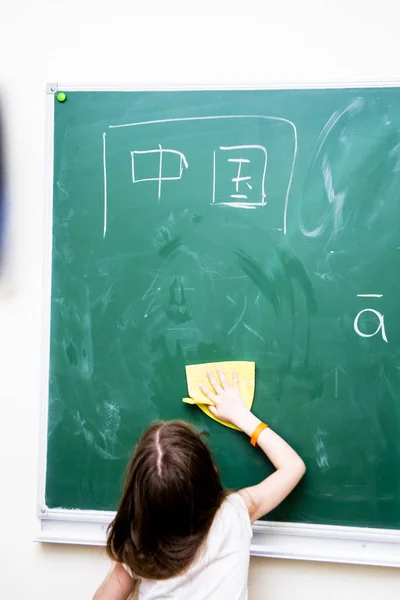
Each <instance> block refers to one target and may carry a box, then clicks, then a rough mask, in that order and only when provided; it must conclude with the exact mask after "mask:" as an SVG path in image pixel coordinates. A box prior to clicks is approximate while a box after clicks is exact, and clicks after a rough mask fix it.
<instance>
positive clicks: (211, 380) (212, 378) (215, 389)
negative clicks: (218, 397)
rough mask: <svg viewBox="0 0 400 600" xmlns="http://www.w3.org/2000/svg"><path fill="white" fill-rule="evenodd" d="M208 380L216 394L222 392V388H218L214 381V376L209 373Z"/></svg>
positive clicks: (218, 385) (216, 382)
mask: <svg viewBox="0 0 400 600" xmlns="http://www.w3.org/2000/svg"><path fill="white" fill-rule="evenodd" d="M207 376H208V379H209V380H210V383H211V385H212V386H213V388H214V391H215V393H216V394H220V393H221V392H222V388H221V386H220V384H219V383H218V381H217V380H216V378H215V377H214V375H213V374H212V373H210V372H208V373H207Z"/></svg>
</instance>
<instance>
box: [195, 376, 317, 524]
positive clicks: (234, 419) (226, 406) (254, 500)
mask: <svg viewBox="0 0 400 600" xmlns="http://www.w3.org/2000/svg"><path fill="white" fill-rule="evenodd" d="M218 375H219V381H218V380H217V379H216V378H215V377H213V375H212V374H211V373H209V374H208V378H209V380H210V384H211V387H212V391H210V389H208V388H207V387H206V386H203V385H202V386H200V389H201V390H202V392H203V393H204V394H205V395H206V396H207V397H208V398H209V399H210V400H212V402H213V403H214V406H209V407H208V408H209V409H210V411H211V412H212V413H213V414H214V415H215V416H216V417H218V418H219V419H222V420H223V421H228V422H229V423H232V424H233V425H236V427H239V429H241V430H242V431H244V432H245V433H247V435H248V436H249V437H251V436H252V435H253V434H254V432H255V431H256V430H257V428H258V426H259V425H260V424H261V421H260V419H258V418H257V417H256V416H255V415H253V413H252V412H251V411H250V410H248V409H247V408H246V406H245V404H244V402H243V400H242V398H241V396H240V391H239V380H238V376H237V374H234V378H233V385H232V386H230V385H229V384H228V382H227V380H226V377H225V375H224V374H223V373H222V371H218ZM257 444H258V445H259V446H260V448H261V450H263V452H265V454H266V455H267V457H268V458H269V460H270V461H271V462H272V464H273V465H274V467H275V468H276V471H275V473H273V474H272V475H270V476H269V477H267V478H266V479H264V480H263V481H261V482H260V483H258V484H257V485H253V486H252V487H248V488H244V489H243V490H240V494H241V496H242V497H243V499H244V500H245V502H246V505H247V508H248V510H249V515H250V520H251V522H252V523H253V522H254V521H256V520H257V519H259V518H260V517H262V516H264V515H266V514H267V513H269V512H270V511H271V510H273V509H274V508H276V507H277V506H278V504H280V503H281V502H282V500H284V499H285V498H286V496H288V495H289V494H290V492H291V491H292V490H293V489H294V488H295V487H296V485H297V484H298V483H299V481H300V479H301V478H302V477H303V475H304V473H305V472H306V467H305V464H304V462H303V461H302V459H301V458H300V456H299V455H298V454H297V453H296V452H295V451H294V450H293V448H291V447H290V446H289V444H287V443H286V442H285V441H284V440H283V439H282V438H281V437H280V436H279V435H278V434H276V433H275V432H274V431H272V430H271V429H270V428H269V427H267V428H264V429H263V430H262V431H261V433H260V434H259V435H258V438H257Z"/></svg>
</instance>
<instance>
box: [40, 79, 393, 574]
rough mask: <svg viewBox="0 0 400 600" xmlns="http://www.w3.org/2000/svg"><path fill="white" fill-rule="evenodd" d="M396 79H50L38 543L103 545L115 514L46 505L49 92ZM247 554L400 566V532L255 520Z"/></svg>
mask: <svg viewBox="0 0 400 600" xmlns="http://www.w3.org/2000/svg"><path fill="white" fill-rule="evenodd" d="M398 86H400V82H399V81H397V82H396V81H392V82H390V81H385V82H354V81H351V82H350V81H347V82H336V83H277V84H269V85H260V84H252V85H251V84H249V85H240V86H238V85H223V86H221V85H203V84H198V85H187V84H185V85H168V86H166V85H161V86H157V85H151V86H149V85H125V84H121V85H117V84H115V85H114V84H113V85H107V84H105V85H95V84H58V83H49V84H47V86H46V91H47V111H46V125H47V144H46V179H45V184H46V190H45V195H46V201H45V210H44V231H45V243H44V255H43V266H44V268H43V273H44V280H43V306H44V307H45V310H44V311H43V323H42V349H41V351H42V361H41V366H42V373H41V409H40V410H41V415H40V424H41V432H40V451H39V486H38V508H37V515H38V533H37V535H36V537H35V541H37V542H48V543H60V544H75V545H76V544H78V545H86V546H103V545H104V544H105V540H106V531H107V527H108V525H109V523H110V522H111V520H112V518H113V515H114V513H112V512H108V511H86V510H69V509H68V510H67V509H62V508H59V509H50V508H48V507H47V506H46V504H45V486H46V453H47V415H48V378H49V358H50V299H51V252H52V233H51V232H52V200H53V158H54V95H55V94H56V93H57V92H58V91H59V90H62V91H63V92H67V93H68V92H70V91H71V92H72V91H140V90H142V91H145V90H149V91H150V90H151V91H163V90H165V91H171V90H205V89H207V90H223V89H226V90H229V89H231V90H233V89H234V90H245V89H317V88H319V89H324V88H326V89H334V88H336V89H345V88H350V87H351V88H367V87H398ZM253 532H254V535H253V541H252V545H251V555H252V556H262V557H268V558H285V559H292V560H310V561H318V562H335V563H347V564H361V565H376V566H386V567H398V568H400V530H392V529H372V528H367V527H366V528H363V527H342V526H330V525H309V524H301V523H275V522H268V521H257V522H256V523H255V524H254V525H253Z"/></svg>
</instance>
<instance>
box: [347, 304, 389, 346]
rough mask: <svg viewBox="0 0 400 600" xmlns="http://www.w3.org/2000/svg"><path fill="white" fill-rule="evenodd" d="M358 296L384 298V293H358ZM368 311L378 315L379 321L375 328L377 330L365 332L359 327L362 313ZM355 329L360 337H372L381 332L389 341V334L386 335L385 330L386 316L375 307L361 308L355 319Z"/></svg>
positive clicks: (385, 339) (383, 337)
mask: <svg viewBox="0 0 400 600" xmlns="http://www.w3.org/2000/svg"><path fill="white" fill-rule="evenodd" d="M357 297H358V298H382V294H357ZM366 313H370V314H373V315H375V316H376V318H377V319H378V321H377V327H376V329H375V331H373V332H371V333H365V332H364V331H361V330H360V327H359V324H358V323H359V320H360V317H361V315H364V314H366ZM353 326H354V331H355V332H356V333H357V335H359V336H360V337H363V338H370V337H374V336H375V335H377V334H378V333H379V332H380V334H381V336H382V339H383V340H384V341H385V342H387V341H388V340H387V336H386V331H385V317H384V316H383V314H382V313H380V312H379V311H378V310H375V309H374V308H364V310H361V311H360V312H359V313H358V315H357V316H356V318H355V319H354V324H353Z"/></svg>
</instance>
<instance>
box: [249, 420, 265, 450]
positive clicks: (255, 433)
mask: <svg viewBox="0 0 400 600" xmlns="http://www.w3.org/2000/svg"><path fill="white" fill-rule="evenodd" d="M267 427H268V425H266V424H265V423H259V425H257V427H256V428H255V430H254V431H253V434H252V436H251V438H250V444H251V445H252V446H255V445H256V444H257V440H258V436H259V435H260V433H261V432H262V431H264V429H267Z"/></svg>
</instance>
